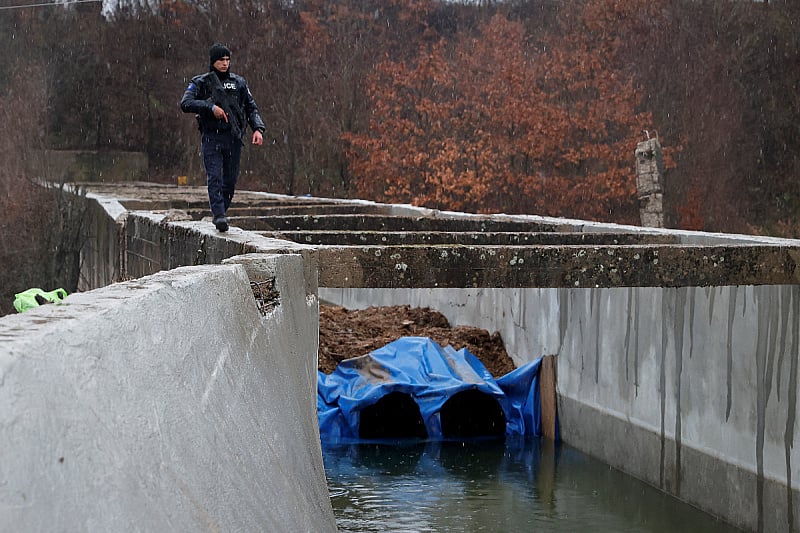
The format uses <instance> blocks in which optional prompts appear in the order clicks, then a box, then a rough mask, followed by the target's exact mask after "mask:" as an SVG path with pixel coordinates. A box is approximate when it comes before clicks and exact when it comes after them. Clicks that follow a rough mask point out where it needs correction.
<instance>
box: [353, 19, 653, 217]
mask: <svg viewBox="0 0 800 533" xmlns="http://www.w3.org/2000/svg"><path fill="white" fill-rule="evenodd" d="M587 29H588V24H587V23H581V24H580V27H579V28H578V29H569V28H564V33H563V34H560V35H557V36H551V37H549V38H547V39H544V40H540V41H535V40H533V39H532V38H531V37H530V36H529V35H527V33H526V31H525V28H524V26H523V25H522V24H521V23H519V22H515V21H511V20H509V19H508V18H507V17H505V16H503V15H500V14H498V15H495V16H494V17H492V18H491V19H490V20H489V21H488V22H486V23H485V24H483V25H482V26H481V27H480V31H479V34H478V35H476V36H462V37H461V38H459V39H458V40H456V41H455V42H454V43H446V42H445V41H444V40H443V39H441V40H438V41H436V42H433V43H430V44H428V43H425V44H423V45H422V47H421V49H420V50H419V53H418V54H417V56H416V57H415V58H414V59H413V60H412V61H393V60H386V61H383V62H381V63H380V64H378V65H377V66H376V69H375V73H374V74H373V75H372V76H371V77H370V79H369V86H368V91H367V94H368V97H369V99H370V104H371V108H372V113H371V115H370V122H369V127H368V129H367V131H365V132H361V133H350V134H345V137H346V138H347V140H348V141H349V142H350V146H351V152H350V153H349V155H350V158H349V160H350V164H351V168H352V171H353V174H354V176H356V183H357V187H358V189H357V190H358V192H359V193H360V194H361V195H363V196H366V197H371V198H377V199H380V200H384V201H392V202H398V201H400V202H410V203H413V204H417V205H425V206H429V207H437V208H446V209H455V210H467V211H481V212H498V211H503V212H529V213H540V214H552V215H567V216H581V217H587V218H595V219H609V218H614V219H616V220H619V221H626V222H634V221H635V217H636V212H635V205H634V204H635V198H636V196H635V176H634V173H633V165H632V160H631V154H632V153H633V150H634V149H635V147H636V142H637V140H640V139H642V138H643V133H642V132H643V130H644V129H646V128H651V129H652V117H651V115H650V114H649V113H647V112H643V111H640V109H639V102H640V96H639V92H638V90H637V88H636V86H635V84H634V82H633V81H632V79H631V77H630V75H629V74H627V73H625V72H624V71H623V70H621V69H611V68H610V67H611V66H613V65H614V61H615V58H614V54H613V50H612V49H611V46H610V44H609V43H608V42H606V40H604V39H598V38H592V36H591V34H589V33H588V32H587V31H586V30H587Z"/></svg>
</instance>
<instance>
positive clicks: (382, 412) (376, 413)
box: [358, 391, 428, 439]
mask: <svg viewBox="0 0 800 533" xmlns="http://www.w3.org/2000/svg"><path fill="white" fill-rule="evenodd" d="M358 437H359V438H360V439H401V438H419V439H425V438H427V437H428V432H427V430H426V429H425V423H424V422H423V421H422V414H421V413H420V411H419V406H418V405H417V402H415V401H414V399H413V398H412V397H411V396H410V395H408V394H406V393H404V392H397V391H395V392H390V393H389V394H387V395H386V396H384V397H383V398H381V399H380V400H378V401H377V402H375V403H374V404H372V405H370V406H369V407H365V408H364V409H362V410H361V415H360V418H359V422H358Z"/></svg>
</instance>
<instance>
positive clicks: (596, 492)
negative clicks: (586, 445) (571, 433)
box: [323, 437, 737, 532]
mask: <svg viewBox="0 0 800 533" xmlns="http://www.w3.org/2000/svg"><path fill="white" fill-rule="evenodd" d="M323 454H324V459H325V471H326V474H327V477H328V487H329V489H330V494H331V502H332V504H333V510H334V514H335V516H336V522H337V525H338V527H339V530H340V531H341V532H361V531H391V532H400V531H408V532H411V531H414V532H423V531H436V532H441V531H447V532H459V531H465V532H466V531H470V532H471V531H491V532H504V531H508V532H516V531H523V532H526V531H614V532H620V531H631V532H633V531H635V532H646V531H652V532H674V531H679V532H688V531H703V532H718V531H719V532H722V531H737V530H736V529H734V528H732V527H730V526H727V525H726V524H723V523H721V522H719V521H717V520H715V519H714V518H712V517H710V516H709V515H707V514H704V513H702V512H700V511H698V510H697V509H695V508H693V507H691V506H689V505H686V504H684V503H682V502H680V501H678V500H677V499H675V498H672V497H670V496H667V495H666V494H664V493H662V492H660V491H658V490H656V489H654V488H653V487H651V486H649V485H647V484H645V483H642V482H640V481H638V480H636V479H634V478H632V477H630V476H627V475H625V474H622V473H621V472H619V471H617V470H614V469H612V468H610V467H609V466H608V465H605V464H603V463H601V462H599V461H597V460H595V459H592V458H591V457H588V456H586V455H584V454H582V453H580V452H578V451H577V450H575V449H573V448H570V447H568V446H565V445H557V446H554V445H553V444H552V442H550V441H547V440H545V441H543V440H541V439H535V438H527V439H524V438H510V437H509V438H508V439H505V440H504V439H500V440H497V439H493V440H472V441H467V442H418V441H406V442H401V443H384V444H377V443H370V444H364V443H362V444H337V445H331V444H323Z"/></svg>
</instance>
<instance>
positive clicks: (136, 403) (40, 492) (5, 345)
mask: <svg viewBox="0 0 800 533" xmlns="http://www.w3.org/2000/svg"><path fill="white" fill-rule="evenodd" d="M262 261H263V262H264V263H265V264H268V265H270V268H271V270H270V272H269V274H271V275H274V276H275V277H276V280H277V283H278V285H279V287H280V294H281V305H280V306H279V307H277V308H276V309H274V310H273V311H272V312H271V313H270V314H268V315H267V316H262V315H261V314H260V313H259V312H258V310H257V308H256V305H255V301H254V298H253V293H252V291H251V288H250V284H249V279H248V277H247V275H246V272H245V268H243V267H242V266H241V265H226V266H201V267H187V268H179V269H175V270H172V271H169V272H164V273H159V274H157V275H154V276H151V277H145V278H142V279H139V280H136V281H130V282H125V283H119V284H116V285H111V286H108V287H106V288H103V289H99V290H96V291H92V292H86V293H79V294H73V295H70V296H69V297H68V298H67V299H66V300H65V303H64V304H63V305H46V306H42V307H40V308H37V309H34V310H31V311H28V312H26V313H24V314H20V315H10V316H7V317H4V318H3V319H1V320H0V343H1V344H2V349H1V350H0V448H1V449H2V450H3V461H2V463H1V464H0V530H3V531H52V530H53V529H54V528H55V529H59V530H64V531H95V530H96V531H179V530H180V531H309V532H317V531H335V530H336V526H335V522H334V518H333V513H332V511H331V507H330V500H329V497H328V491H327V486H326V483H325V475H324V470H323V465H322V455H321V449H320V445H319V431H318V426H317V420H316V410H315V409H316V366H317V363H316V353H317V352H316V348H317V341H316V327H317V324H318V322H317V317H318V307H317V303H316V299H315V298H313V297H311V298H310V297H309V296H308V295H307V294H306V292H305V290H304V287H305V286H306V284H307V283H306V280H305V279H304V268H303V261H302V259H301V258H300V257H298V256H281V257H278V258H262ZM259 268H260V267H256V268H255V271H258V270H259ZM298 443H302V445H298Z"/></svg>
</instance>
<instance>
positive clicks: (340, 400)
mask: <svg viewBox="0 0 800 533" xmlns="http://www.w3.org/2000/svg"><path fill="white" fill-rule="evenodd" d="M540 367H541V359H538V360H536V361H533V362H531V363H529V364H527V365H524V366H522V367H520V368H517V369H516V370H514V371H512V372H509V373H508V374H506V375H505V376H502V377H501V378H499V379H497V380H495V379H494V378H493V377H492V375H491V373H489V371H488V370H486V368H485V367H484V366H483V364H482V363H481V362H480V360H478V358H477V357H475V356H474V355H473V354H471V353H470V352H469V351H468V350H467V349H466V348H462V349H461V350H455V349H453V348H452V347H450V346H446V347H444V348H442V347H441V346H439V345H438V344H436V343H435V342H434V341H433V340H431V339H430V338H427V337H403V338H401V339H398V340H396V341H394V342H392V343H390V344H387V345H386V346H384V347H383V348H380V349H378V350H375V351H373V352H371V353H370V354H368V355H365V356H361V357H355V358H352V359H346V360H344V361H342V362H341V363H339V365H338V366H337V368H336V370H335V371H334V372H333V373H331V374H328V375H326V374H324V373H323V372H319V373H318V375H317V390H318V394H317V413H318V416H319V425H320V434H321V437H322V440H324V441H328V442H332V441H342V440H358V438H359V422H360V415H361V412H362V410H364V409H365V408H367V407H369V406H371V405H374V404H375V403H376V402H378V401H379V400H381V398H383V397H385V396H386V395H388V394H390V393H393V392H400V393H405V394H407V395H409V396H410V397H411V398H413V400H414V401H415V402H416V404H417V405H418V406H419V410H420V414H421V416H422V421H423V423H424V425H425V429H426V431H427V436H428V438H430V439H437V438H441V436H442V421H441V416H440V414H441V411H442V407H443V406H444V405H445V403H446V402H447V401H448V400H449V399H450V398H452V397H453V396H454V395H455V394H458V393H460V392H464V391H470V390H476V391H479V392H481V393H483V394H484V395H486V396H488V397H491V398H494V399H495V400H496V401H497V403H498V404H499V405H500V407H501V408H502V411H503V414H504V415H505V422H506V427H505V434H506V435H533V436H540V435H541V414H540V407H539V405H540V404H539V368H540Z"/></svg>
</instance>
